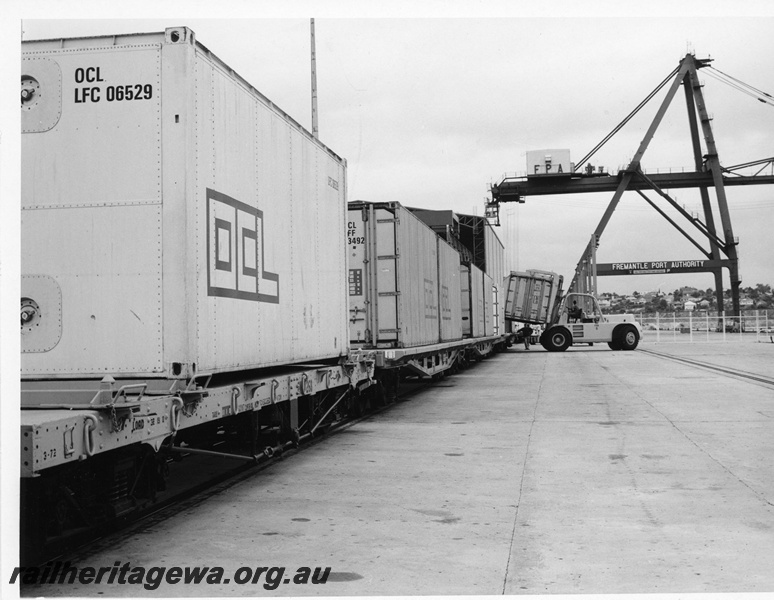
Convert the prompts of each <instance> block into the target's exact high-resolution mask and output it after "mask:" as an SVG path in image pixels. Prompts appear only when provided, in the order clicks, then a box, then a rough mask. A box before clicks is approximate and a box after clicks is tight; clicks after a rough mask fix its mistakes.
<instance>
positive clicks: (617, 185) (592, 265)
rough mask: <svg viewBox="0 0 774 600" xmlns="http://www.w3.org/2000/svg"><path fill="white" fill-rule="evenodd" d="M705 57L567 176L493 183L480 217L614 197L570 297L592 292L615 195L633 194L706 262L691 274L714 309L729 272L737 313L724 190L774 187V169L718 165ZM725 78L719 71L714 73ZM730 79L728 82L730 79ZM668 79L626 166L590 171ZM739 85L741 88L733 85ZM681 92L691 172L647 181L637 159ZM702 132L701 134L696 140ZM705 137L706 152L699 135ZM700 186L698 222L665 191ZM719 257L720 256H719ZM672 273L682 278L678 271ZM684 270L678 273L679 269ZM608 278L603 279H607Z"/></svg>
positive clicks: (678, 72)
mask: <svg viewBox="0 0 774 600" xmlns="http://www.w3.org/2000/svg"><path fill="white" fill-rule="evenodd" d="M710 62H712V61H711V59H697V58H696V57H695V56H694V55H692V54H687V55H686V56H685V57H684V58H683V59H682V60H681V61H680V64H679V65H678V66H677V67H676V68H675V70H674V71H672V72H671V73H670V74H669V75H668V76H667V77H666V78H665V79H664V80H663V81H662V82H661V83H660V84H659V85H658V86H657V87H656V89H654V90H653V91H652V92H651V93H650V94H649V95H648V97H647V98H646V99H645V100H643V102H641V103H640V104H639V105H638V106H637V108H635V109H634V111H632V112H631V113H630V114H629V115H628V116H627V117H626V118H625V119H624V120H623V121H622V122H621V123H620V124H619V125H618V126H617V127H616V128H615V129H614V130H613V131H612V132H611V133H610V134H608V135H607V136H606V137H605V138H604V139H603V140H602V141H601V142H600V143H599V144H597V146H596V147H595V148H594V149H593V150H592V151H591V152H590V153H589V154H587V155H586V156H585V157H583V158H582V159H581V160H580V161H579V162H578V163H577V165H576V166H575V167H573V169H572V170H571V171H570V172H565V173H561V174H551V175H548V174H536V175H527V176H526V177H505V178H504V179H503V180H502V181H501V182H500V183H499V184H496V185H492V186H491V194H492V199H491V200H490V201H488V202H487V205H486V216H487V217H489V218H490V219H494V220H496V222H497V224H499V204H500V203H501V202H523V201H524V198H525V197H527V196H540V195H550V194H577V193H585V192H611V191H612V192H614V194H613V198H612V200H611V201H610V204H609V205H608V207H607V209H606V210H605V213H604V215H603V216H602V219H601V220H600V222H599V224H598V225H597V227H596V229H595V230H594V233H593V235H592V236H591V239H590V241H589V244H588V245H587V246H586V248H585V250H584V251H583V254H582V256H581V258H580V260H579V261H578V265H577V267H576V269H575V275H574V277H573V279H572V281H571V283H570V287H569V290H570V291H575V292H591V293H596V277H597V269H596V249H597V247H598V245H599V240H600V237H601V236H602V233H603V231H604V230H605V227H606V226H607V224H608V222H609V221H610V218H611V217H612V215H613V212H614V211H615V209H616V207H617V206H618V202H619V201H620V199H621V196H622V195H623V193H624V192H625V191H635V192H636V193H637V194H639V195H640V196H641V197H642V198H644V199H645V201H646V202H647V203H648V204H649V205H650V206H652V207H653V208H654V209H655V210H656V211H657V212H658V213H659V214H660V215H661V216H662V217H664V218H665V219H666V220H667V221H668V222H669V223H670V224H671V225H673V226H674V227H675V228H676V229H677V230H678V231H679V232H680V233H682V234H683V235H684V236H685V237H686V238H687V239H688V240H689V241H691V243H693V245H694V246H696V247H697V248H698V249H699V250H700V251H701V252H702V254H703V255H704V256H706V257H707V260H706V261H701V263H702V266H701V267H699V268H693V269H692V270H694V271H696V270H699V271H709V272H712V273H713V274H714V276H715V289H716V294H717V303H718V307H721V308H722V307H723V278H722V269H723V268H727V269H728V270H729V273H730V281H731V298H732V310H733V314H734V315H738V314H739V285H740V283H741V278H740V276H739V259H738V256H737V250H736V246H737V244H738V240H737V239H736V238H735V237H734V233H733V228H732V226H731V217H730V214H729V210H728V203H727V201H726V192H725V189H726V187H730V186H737V185H759V184H774V174H772V175H764V174H762V173H763V171H764V170H766V169H767V167H768V166H772V165H774V157H771V158H765V159H762V160H756V161H752V162H748V163H744V164H740V165H735V166H732V167H723V166H721V164H720V161H719V159H718V151H717V147H716V145H715V138H714V136H713V133H712V126H711V120H712V118H711V117H710V115H709V114H708V112H707V108H706V104H705V102H704V95H703V93H702V83H701V82H700V81H699V78H698V74H697V71H698V70H699V69H701V68H703V67H707V66H709V63H710ZM710 68H711V69H713V70H714V71H716V72H717V73H720V74H722V75H723V76H724V77H727V78H728V77H729V76H727V75H725V73H721V72H720V71H717V70H715V69H714V68H713V67H710ZM731 79H733V78H731ZM670 81H671V85H670V86H669V88H668V91H667V95H666V97H665V98H664V100H663V101H662V103H661V106H660V107H659V109H658V112H657V113H656V116H655V118H654V119H653V122H652V123H651V125H650V127H649V128H648V130H647V133H646V134H645V137H644V138H643V140H642V142H641V143H640V145H639V148H638V149H637V152H636V153H635V155H634V158H633V159H632V160H631V162H630V163H629V165H628V166H627V167H626V168H625V169H623V170H621V171H620V172H618V173H617V174H615V175H611V174H609V173H606V172H602V171H601V169H595V168H594V167H592V166H591V163H588V164H587V166H586V167H583V169H582V171H579V170H578V169H580V168H581V166H582V165H584V163H587V161H588V160H589V159H590V158H591V156H593V155H594V154H595V153H596V152H597V150H599V149H600V148H601V147H602V146H603V145H604V144H605V143H606V142H607V141H608V140H609V139H610V138H611V137H612V136H613V135H614V134H615V133H617V132H618V131H619V130H620V129H621V128H622V127H623V126H624V125H625V124H626V123H627V122H628V121H629V120H630V119H631V118H632V117H633V116H634V115H635V114H636V113H637V112H638V111H639V110H640V109H641V108H642V107H643V106H645V104H646V103H647V102H648V101H649V100H650V99H651V98H653V97H654V96H655V95H656V94H657V93H658V92H659V91H660V90H661V89H662V88H664V87H665V86H666V85H667V84H668V83H669V82H670ZM733 81H735V82H737V84H738V85H746V84H742V83H741V82H738V80H733ZM681 85H682V86H683V90H684V92H685V101H686V107H687V109H688V122H689V126H690V135H691V143H692V146H693V158H694V165H695V171H693V172H687V173H685V172H683V173H668V174H665V173H661V174H650V175H646V174H645V173H644V172H643V171H642V169H641V166H640V164H641V161H642V157H643V155H644V154H645V151H646V150H647V149H648V145H649V144H650V141H651V140H652V139H653V136H654V134H655V133H656V130H657V129H658V127H659V125H660V124H661V121H662V119H663V117H664V114H665V113H666V110H667V108H668V107H669V105H670V104H671V102H672V100H673V99H674V97H675V95H676V94H677V91H678V89H679V87H680V86H681ZM747 87H748V88H749V89H750V90H754V92H752V93H754V94H755V95H756V97H757V99H758V100H760V101H761V102H764V103H767V104H770V105H774V99H772V96H770V95H769V94H766V93H765V92H762V91H760V90H755V88H750V87H749V86H747ZM700 129H701V134H700ZM700 136H703V138H704V148H705V149H704V150H703V149H702V143H701V137H700ZM750 167H759V169H758V171H757V172H756V173H755V174H754V175H742V174H740V173H739V171H740V170H741V169H747V168H750ZM679 188H698V189H699V191H700V194H701V201H702V208H703V211H704V221H703V222H702V221H701V220H700V219H699V218H698V217H695V216H693V215H691V214H690V213H688V212H687V211H685V209H683V208H682V207H681V206H680V205H679V204H677V202H676V201H675V200H674V199H673V198H671V197H670V195H669V194H668V193H667V192H666V191H665V189H679ZM710 188H715V201H716V207H717V210H718V214H719V216H720V221H721V228H722V229H721V232H720V234H719V233H718V229H717V227H716V225H715V216H714V214H713V203H712V200H711V198H710V194H709V189H710ZM649 190H650V191H652V192H655V193H656V194H658V195H659V196H661V197H662V198H663V199H664V200H666V201H667V202H668V203H669V204H670V205H671V206H672V207H673V208H675V209H676V210H677V212H678V213H679V214H680V215H681V216H682V217H684V218H685V219H686V220H687V221H688V222H689V223H690V224H691V225H692V226H693V228H694V229H695V230H696V231H698V232H699V234H701V237H700V239H703V240H704V241H705V243H706V242H708V244H709V248H708V249H705V247H704V246H703V245H702V244H700V243H699V242H698V241H697V240H696V239H694V237H693V236H691V234H690V233H689V232H688V231H686V230H685V229H684V228H683V227H681V226H680V225H679V224H678V223H677V222H676V221H675V220H674V219H672V218H671V217H670V216H669V215H667V214H666V213H665V212H664V211H663V210H662V209H661V208H660V207H659V206H658V205H657V204H656V203H655V202H654V201H653V200H652V199H651V198H649V197H648V196H647V195H646V194H645V192H646V191H649ZM723 257H725V258H723ZM672 272H680V270H679V269H676V270H672ZM683 272H684V271H683ZM606 274H607V273H606Z"/></svg>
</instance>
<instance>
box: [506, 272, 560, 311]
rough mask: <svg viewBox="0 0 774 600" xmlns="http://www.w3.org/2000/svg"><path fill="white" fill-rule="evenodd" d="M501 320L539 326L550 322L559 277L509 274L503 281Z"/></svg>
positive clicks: (549, 274)
mask: <svg viewBox="0 0 774 600" xmlns="http://www.w3.org/2000/svg"><path fill="white" fill-rule="evenodd" d="M505 286H506V298H505V318H506V319H508V320H512V321H520V322H524V323H534V324H543V323H546V322H548V321H549V320H550V319H551V315H552V313H553V309H554V305H555V304H556V302H557V300H558V296H559V294H560V293H561V287H562V276H561V275H557V274H556V273H551V272H549V271H537V270H529V271H527V272H516V271H513V272H511V274H510V275H509V276H508V277H506V279H505Z"/></svg>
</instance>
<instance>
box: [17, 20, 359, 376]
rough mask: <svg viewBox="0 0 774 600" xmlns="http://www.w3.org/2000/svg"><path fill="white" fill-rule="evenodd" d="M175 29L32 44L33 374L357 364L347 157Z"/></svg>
mask: <svg viewBox="0 0 774 600" xmlns="http://www.w3.org/2000/svg"><path fill="white" fill-rule="evenodd" d="M179 31H181V32H184V35H183V36H182V37H181V38H180V39H179V43H172V42H171V41H170V39H169V38H168V37H167V38H165V34H157V35H154V36H143V37H138V38H136V40H140V41H141V42H142V43H141V44H136V43H135V44H130V43H128V44H127V45H123V46H121V45H119V46H110V45H106V44H105V43H104V38H99V39H96V40H90V39H80V40H70V41H67V44H65V46H66V48H65V49H64V50H60V49H57V48H55V47H53V46H52V45H51V44H48V43H42V44H41V45H36V43H35V42H31V43H25V44H24V52H25V55H24V59H23V66H22V73H23V76H26V77H27V81H28V85H30V86H39V91H40V94H39V96H38V98H39V102H38V104H33V105H31V106H29V107H27V109H26V110H25V107H23V108H22V113H23V119H22V127H23V131H25V132H26V133H25V135H23V136H22V137H23V139H22V178H23V180H22V190H23V191H22V195H23V198H22V206H23V217H22V239H23V251H22V256H23V259H22V272H23V277H22V279H23V281H22V287H23V290H24V291H23V295H24V296H25V297H27V296H29V298H28V300H29V302H31V303H34V302H41V303H42V304H43V307H42V308H41V309H40V311H39V314H40V315H43V318H42V319H41V320H40V323H39V324H40V325H42V326H40V327H36V328H35V330H36V331H35V332H33V333H31V334H30V335H27V336H24V335H23V343H22V352H23V355H22V371H23V375H24V376H27V377H94V376H103V375H105V374H113V375H118V376H136V377H150V376H160V377H164V376H170V377H178V376H179V377H185V376H187V375H190V374H191V373H192V372H193V370H194V369H196V370H198V371H213V372H219V371H230V370H238V369H246V368H260V367H265V366H271V365H276V364H285V363H290V362H300V361H308V360H312V359H323V358H330V357H336V356H340V355H343V354H345V353H346V352H347V320H346V312H345V311H343V310H341V306H343V304H344V302H345V299H346V281H345V243H344V225H345V222H344V211H345V206H346V198H345V195H344V190H345V187H346V181H345V177H346V174H345V163H344V161H343V160H341V159H340V158H338V157H336V156H335V155H334V154H332V153H331V152H330V151H329V150H327V149H326V148H325V147H324V146H322V145H321V144H319V143H318V142H316V141H315V140H313V139H312V137H311V135H309V134H308V133H307V132H305V131H303V130H302V129H301V128H300V127H299V126H298V125H297V124H295V123H294V122H292V120H290V119H289V118H288V117H287V116H286V115H284V113H282V112H281V111H279V110H278V109H276V107H274V106H273V105H271V104H270V103H269V102H268V101H266V100H265V98H263V96H261V95H260V94H259V93H257V92H256V91H255V90H253V89H252V88H250V86H249V85H247V84H246V83H245V82H244V81H242V80H241V79H239V77H238V76H237V75H235V74H234V73H233V72H232V71H230V70H229V69H228V68H227V67H226V66H225V65H223V64H222V63H220V62H219V61H218V60H217V59H216V58H215V57H214V56H212V55H211V54H210V53H209V52H208V51H207V50H206V49H203V48H202V47H200V46H198V45H195V44H194V43H192V41H193V38H192V32H190V31H189V30H183V29H179ZM25 114H26V116H25ZM52 317H53V318H52ZM38 332H43V333H44V335H42V336H41V335H40V333H38ZM36 336H37V338H36Z"/></svg>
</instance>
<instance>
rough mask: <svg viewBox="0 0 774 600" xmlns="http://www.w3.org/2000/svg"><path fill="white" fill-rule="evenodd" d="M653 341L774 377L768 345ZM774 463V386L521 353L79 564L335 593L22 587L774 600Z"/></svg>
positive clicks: (73, 588) (644, 361) (174, 591)
mask: <svg viewBox="0 0 774 600" xmlns="http://www.w3.org/2000/svg"><path fill="white" fill-rule="evenodd" d="M641 347H642V348H643V349H646V350H656V351H658V352H666V353H670V354H672V355H675V356H680V357H686V358H693V359H696V360H701V361H703V362H708V363H713V364H717V365H723V366H736V367H739V368H742V369H744V370H745V371H747V372H755V373H759V374H761V375H766V376H768V377H772V375H774V344H756V343H749V344H747V343H745V344H677V343H676V344H658V345H657V344H651V343H643V344H642V345H641ZM773 464H774V387H772V386H767V385H765V384H762V383H755V382H750V381H746V380H742V379H738V378H734V377H731V376H729V375H727V374H722V373H717V372H713V371H709V370H706V369H703V368H698V367H693V366H687V365H685V364H681V363H677V362H673V361H671V360H666V359H664V358H660V357H657V356H653V355H651V354H648V353H646V352H640V351H639V350H638V351H635V352H621V351H618V352H613V351H610V350H608V349H607V348H606V347H605V346H604V345H602V346H600V345H596V346H594V347H593V348H592V347H587V346H576V347H574V348H571V349H570V350H568V351H567V352H565V353H549V352H545V351H543V350H542V348H539V347H538V348H535V347H533V349H532V350H530V351H529V352H527V351H524V350H523V349H521V348H520V347H514V348H512V349H511V350H509V351H508V352H506V353H503V354H499V355H496V356H494V357H492V358H490V359H488V360H486V361H484V362H482V363H480V364H479V365H477V366H475V367H474V368H471V369H468V370H466V371H463V372H461V373H459V374H457V375H455V376H453V377H449V378H446V379H444V380H442V381H440V382H439V383H438V384H437V385H435V386H434V387H432V388H430V389H428V390H426V391H423V392H422V393H420V394H418V395H417V396H415V397H414V398H412V399H410V400H408V401H406V402H401V403H398V404H396V405H394V406H392V407H391V408H389V409H388V410H387V411H385V412H382V413H380V414H378V415H375V416H373V417H372V418H369V419H367V420H364V421H362V422H360V423H357V424H355V425H353V426H352V427H350V428H348V429H346V430H344V431H341V432H339V433H337V434H335V435H332V436H330V437H329V438H328V439H326V440H324V441H322V442H321V443H319V444H317V445H315V446H313V447H311V448H309V449H307V450H305V451H303V452H301V453H298V454H295V455H293V456H290V457H287V458H286V459H283V460H282V461H280V462H279V463H278V464H276V465H273V466H271V467H270V468H268V469H266V470H264V471H262V472H260V473H257V474H255V475H254V476H252V477H250V478H247V479H243V480H242V481H240V482H239V483H237V484H235V485H233V486H231V487H229V488H227V489H223V490H221V491H219V492H218V493H216V494H211V495H209V496H208V497H207V498H206V499H205V500H203V501H201V502H199V503H195V502H194V503H190V504H189V505H187V506H183V507H179V508H178V509H177V510H178V511H179V514H177V515H176V516H174V517H172V518H169V519H167V520H165V521H162V522H155V523H152V524H146V525H143V526H141V527H136V528H135V529H134V530H133V531H130V532H128V533H127V532H125V533H123V534H120V535H117V536H115V537H114V538H113V539H112V540H108V541H106V542H104V543H102V544H101V546H100V547H99V548H97V549H96V550H95V553H93V554H91V555H84V556H81V557H78V562H77V563H74V564H76V566H80V567H83V566H94V567H99V566H113V565H114V564H115V563H116V561H118V562H119V563H120V564H124V563H126V562H127V561H128V562H130V563H131V567H132V568H134V567H136V566H143V567H145V568H146V569H149V568H151V567H166V568H167V569H169V568H171V567H173V566H181V567H186V566H188V567H194V566H210V567H212V566H221V567H223V568H224V571H225V575H224V579H226V578H231V577H232V574H234V573H235V572H236V570H237V569H238V568H240V567H249V568H251V569H253V570H254V569H255V568H256V567H259V566H263V567H284V568H285V572H284V576H283V577H284V578H287V579H291V580H292V577H293V575H294V574H295V572H296V569H298V568H300V567H311V568H312V570H314V568H315V567H328V566H329V567H331V573H330V575H329V577H328V581H327V583H325V584H324V585H323V584H316V585H315V584H311V583H308V584H307V585H295V584H293V583H278V587H277V588H276V589H274V590H269V589H266V588H265V586H264V583H265V578H264V576H261V578H260V580H259V581H258V583H256V584H250V583H248V584H245V585H239V584H236V583H234V582H233V580H232V581H230V582H229V583H228V584H226V583H224V582H222V583H221V584H219V585H217V584H212V585H207V584H200V585H193V584H189V585H186V584H183V583H178V584H175V585H171V584H168V583H162V584H161V585H160V587H159V588H158V589H157V590H156V591H155V592H149V591H146V590H144V589H142V588H141V586H137V585H118V584H113V585H106V584H102V585H78V584H75V585H62V586H48V585H47V586H38V587H33V588H25V589H24V590H23V591H22V593H23V595H46V596H55V595H68V596H72V595H75V596H94V595H104V596H139V595H148V594H155V595H158V596H160V597H174V596H255V595H274V596H276V595H282V596H307V595H319V596H349V595H360V596H370V595H438V594H443V595H456V594H486V595H492V594H528V595H539V594H589V593H594V594H603V593H604V594H609V593H617V594H619V593H670V594H675V593H691V592H692V593H701V594H706V593H711V592H743V593H753V592H773V591H774V568H773V565H774V562H772V556H774V467H773V466H772V465H773ZM244 573H245V571H243V574H244ZM277 573H278V571H274V574H275V575H276V574H277Z"/></svg>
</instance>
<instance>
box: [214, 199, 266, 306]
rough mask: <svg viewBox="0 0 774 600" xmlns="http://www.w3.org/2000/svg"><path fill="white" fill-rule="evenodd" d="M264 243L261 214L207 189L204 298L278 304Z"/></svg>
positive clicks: (237, 201) (252, 208) (241, 203)
mask: <svg viewBox="0 0 774 600" xmlns="http://www.w3.org/2000/svg"><path fill="white" fill-rule="evenodd" d="M263 240H264V237H263V211H261V210H258V209H257V208H254V207H252V206H250V205H249V204H245V203H244V202H240V201H239V200H235V199H234V198H231V197H229V196H226V195H225V194H221V193H220V192H216V191H215V190H211V189H207V295H208V296H219V297H222V298H237V299H240V300H252V301H253V302H269V303H271V304H278V303H279V275H277V274H276V273H270V272H269V271H267V270H266V269H265V268H264V265H265V262H264V256H263V250H264V248H263Z"/></svg>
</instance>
